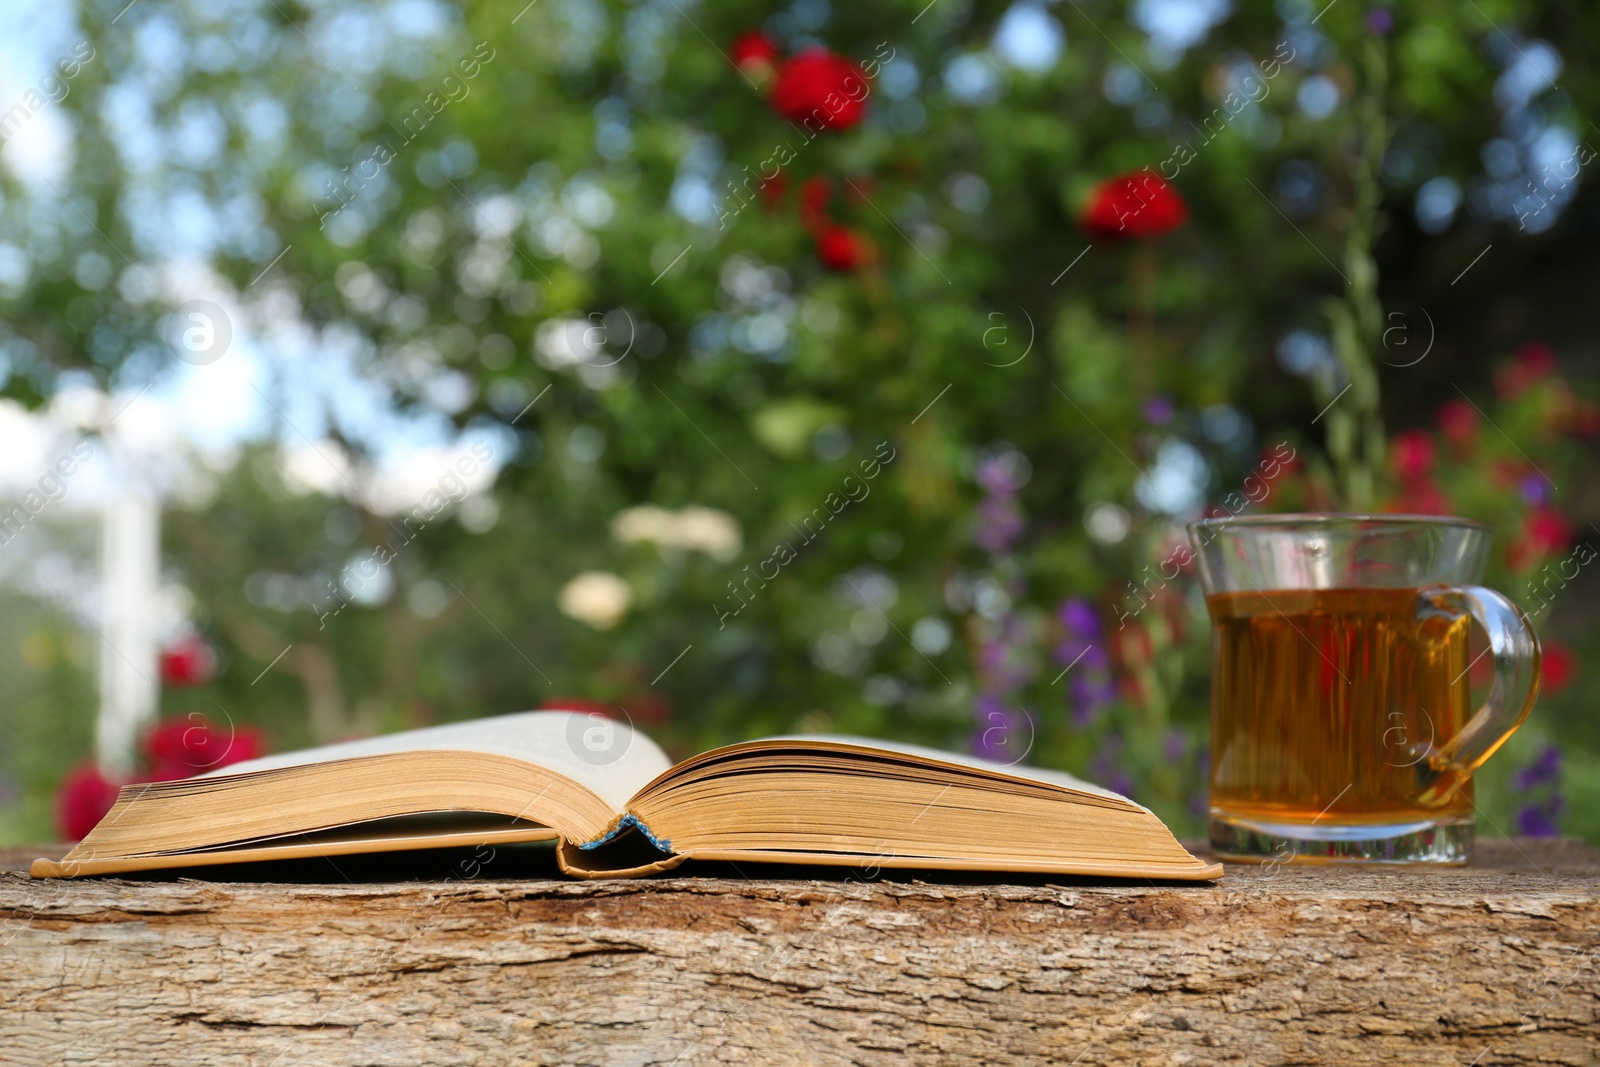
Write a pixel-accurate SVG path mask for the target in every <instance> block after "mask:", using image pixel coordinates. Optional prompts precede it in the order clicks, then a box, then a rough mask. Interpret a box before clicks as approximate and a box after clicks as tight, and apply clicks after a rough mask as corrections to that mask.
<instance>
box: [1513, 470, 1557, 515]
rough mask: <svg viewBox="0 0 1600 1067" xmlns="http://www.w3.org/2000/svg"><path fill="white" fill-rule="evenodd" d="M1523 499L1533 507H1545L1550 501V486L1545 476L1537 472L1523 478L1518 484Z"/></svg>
mask: <svg viewBox="0 0 1600 1067" xmlns="http://www.w3.org/2000/svg"><path fill="white" fill-rule="evenodd" d="M1517 490H1518V492H1520V493H1521V494H1522V499H1523V501H1524V502H1525V503H1527V504H1528V505H1529V506H1531V507H1543V506H1544V505H1546V504H1548V503H1550V486H1549V483H1547V482H1546V481H1545V480H1544V478H1542V477H1541V476H1539V475H1537V474H1530V475H1528V476H1527V477H1526V478H1524V479H1522V482H1521V483H1520V484H1519V485H1518V486H1517Z"/></svg>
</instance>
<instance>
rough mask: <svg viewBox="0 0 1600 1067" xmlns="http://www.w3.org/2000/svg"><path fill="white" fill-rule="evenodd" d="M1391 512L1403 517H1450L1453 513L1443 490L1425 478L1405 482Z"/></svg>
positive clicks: (1431, 480) (1453, 510)
mask: <svg viewBox="0 0 1600 1067" xmlns="http://www.w3.org/2000/svg"><path fill="white" fill-rule="evenodd" d="M1392 510H1394V511H1399V512H1401V513H1402V514H1405V515H1450V514H1453V513H1454V512H1455V509H1454V508H1453V507H1451V505H1450V498H1449V497H1447V496H1445V495H1444V490H1442V489H1440V488H1439V485H1438V483H1436V482H1435V481H1434V480H1433V479H1431V478H1428V477H1426V476H1423V477H1420V478H1412V479H1410V480H1409V481H1407V482H1406V483H1405V487H1404V488H1403V489H1402V490H1401V492H1400V496H1399V498H1398V499H1397V500H1396V501H1395V502H1394V505H1393V508H1392Z"/></svg>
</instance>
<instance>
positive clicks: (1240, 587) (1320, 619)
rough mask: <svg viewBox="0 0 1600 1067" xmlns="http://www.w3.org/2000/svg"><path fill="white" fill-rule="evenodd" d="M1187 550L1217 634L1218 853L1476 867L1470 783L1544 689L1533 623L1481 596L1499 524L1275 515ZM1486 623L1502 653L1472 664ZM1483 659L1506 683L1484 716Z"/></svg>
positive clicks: (1208, 524) (1214, 816)
mask: <svg viewBox="0 0 1600 1067" xmlns="http://www.w3.org/2000/svg"><path fill="white" fill-rule="evenodd" d="M1189 537H1190V540H1191V541H1192V542H1193V543H1194V547H1195V550H1196V553H1197V558H1198V560H1199V568H1200V582H1201V585H1202V587H1203V589H1204V591H1205V594H1206V606H1207V608H1208V609H1209V611H1210V613H1211V621H1212V642H1211V659H1212V680H1211V844H1212V847H1213V848H1214V849H1215V850H1216V852H1217V855H1218V856H1220V857H1221V858H1223V859H1230V860H1246V861H1259V862H1268V861H1279V862H1289V861H1295V862H1303V863H1341V862H1353V863H1360V862H1381V863H1456V864H1459V863H1465V862H1466V861H1467V860H1468V859H1469V858H1470V856H1471V852H1472V841H1473V826H1474V819H1473V817H1474V815H1475V813H1476V811H1477V808H1476V806H1475V805H1474V804H1473V799H1472V779H1471V776H1472V773H1473V772H1474V771H1476V770H1477V769H1478V768H1479V767H1481V766H1482V765H1483V763H1484V761H1485V760H1487V759H1488V758H1489V757H1490V756H1491V755H1493V754H1494V751H1495V750H1496V749H1497V748H1499V747H1500V746H1501V745H1502V744H1503V743H1504V742H1505V740H1506V738H1508V737H1510V736H1511V734H1512V732H1513V731H1514V730H1516V728H1517V727H1518V726H1520V725H1521V724H1522V721H1523V720H1524V719H1526V718H1527V717H1528V712H1529V711H1530V710H1531V709H1532V707H1533V702H1534V698H1535V696H1536V695H1537V693H1538V690H1539V682H1538V679H1539V640H1538V638H1537V636H1535V634H1534V632H1533V628H1532V626H1530V625H1529V623H1528V620H1527V617H1526V616H1525V615H1524V614H1523V613H1522V611H1521V610H1520V609H1519V608H1518V607H1517V606H1516V605H1515V604H1513V603H1512V602H1511V601H1510V600H1508V599H1507V598H1506V597H1504V596H1502V595H1501V594H1499V593H1496V592H1494V591H1493V590H1491V589H1485V588H1483V587H1482V586H1478V585H1471V584H1468V583H1471V582H1474V581H1476V580H1478V579H1479V578H1481V577H1482V575H1483V565H1484V560H1485V558H1486V557H1487V555H1488V551H1489V527H1488V526H1486V525H1484V524H1483V523H1478V522H1472V521H1469V520H1466V519H1454V518H1433V517H1427V516H1414V515H1269V516H1250V517H1235V518H1223V519H1205V520H1202V521H1200V522H1195V523H1192V524H1190V526H1189ZM1474 622H1476V623H1477V625H1478V626H1479V627H1480V628H1481V630H1482V632H1483V633H1484V634H1486V635H1487V637H1488V646H1487V647H1486V648H1484V649H1483V651H1482V652H1479V653H1478V655H1477V657H1476V658H1471V657H1469V653H1468V649H1469V644H1470V642H1469V638H1470V637H1471V636H1472V632H1473V623H1474ZM1480 640H1481V639H1480ZM1484 656H1490V657H1491V663H1492V668H1493V681H1492V684H1491V686H1490V688H1489V695H1488V699H1487V700H1486V701H1485V702H1484V704H1483V706H1482V707H1480V708H1478V709H1476V710H1475V711H1474V710H1473V709H1472V708H1471V706H1470V696H1471V688H1470V685H1471V683H1470V674H1471V671H1472V668H1473V666H1474V665H1475V664H1476V663H1477V660H1478V659H1482V658H1484Z"/></svg>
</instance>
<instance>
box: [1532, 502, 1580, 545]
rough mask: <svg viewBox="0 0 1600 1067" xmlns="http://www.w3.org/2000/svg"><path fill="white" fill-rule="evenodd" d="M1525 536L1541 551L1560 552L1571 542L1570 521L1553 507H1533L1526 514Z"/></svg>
mask: <svg viewBox="0 0 1600 1067" xmlns="http://www.w3.org/2000/svg"><path fill="white" fill-rule="evenodd" d="M1526 531H1527V537H1528V540H1529V541H1531V542H1532V543H1533V547H1534V548H1536V549H1538V550H1539V552H1541V553H1550V552H1560V551H1562V550H1563V549H1565V548H1566V547H1567V546H1568V545H1569V544H1571V543H1572V522H1571V520H1570V519H1568V518H1567V517H1566V516H1565V515H1563V514H1561V512H1559V511H1557V510H1555V509H1554V508H1546V507H1540V508H1535V509H1534V510H1533V511H1532V512H1530V513H1529V515H1528V520H1527V526H1526Z"/></svg>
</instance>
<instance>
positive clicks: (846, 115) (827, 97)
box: [772, 48, 867, 130]
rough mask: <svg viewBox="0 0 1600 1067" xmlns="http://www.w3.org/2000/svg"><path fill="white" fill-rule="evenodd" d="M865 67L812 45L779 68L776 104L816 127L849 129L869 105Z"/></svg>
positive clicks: (793, 117) (783, 111)
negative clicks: (863, 70)
mask: <svg viewBox="0 0 1600 1067" xmlns="http://www.w3.org/2000/svg"><path fill="white" fill-rule="evenodd" d="M866 100H867V78H866V75H865V74H863V73H862V72H861V68H860V67H858V66H856V65H855V63H853V62H851V61H850V60H848V59H846V58H844V57H843V56H841V55H835V54H834V53H832V52H829V51H828V50H827V49H825V48H817V49H812V50H811V51H809V52H805V53H803V54H802V55H798V56H796V57H795V58H793V59H791V60H789V62H787V63H785V64H784V65H783V66H782V67H780V68H779V69H778V83H777V84H776V85H775V86H773V89H772V106H773V107H774V108H776V109H777V110H778V114H780V115H782V116H783V117H784V118H786V119H788V120H789V121H790V122H797V123H800V124H801V125H802V126H809V127H812V128H814V129H816V130H846V129H849V128H850V127H851V126H854V125H855V124H856V123H858V122H860V121H861V116H862V114H863V113H865V111H866V109H867V104H866Z"/></svg>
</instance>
